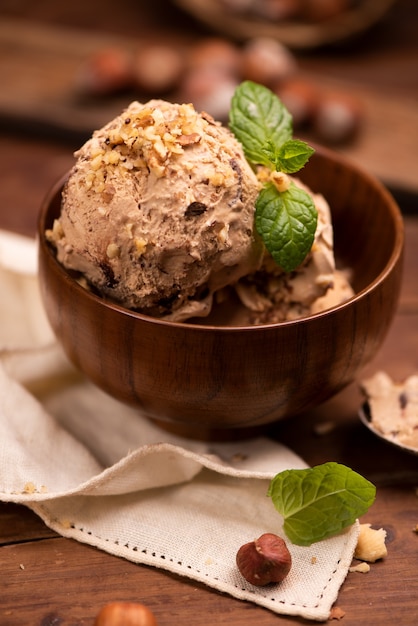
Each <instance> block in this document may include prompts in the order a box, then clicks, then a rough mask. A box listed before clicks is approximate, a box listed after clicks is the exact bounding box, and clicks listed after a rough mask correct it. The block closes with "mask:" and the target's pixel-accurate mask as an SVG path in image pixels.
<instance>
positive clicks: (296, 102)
mask: <svg viewBox="0 0 418 626" xmlns="http://www.w3.org/2000/svg"><path fill="white" fill-rule="evenodd" d="M273 91H274V92H275V93H276V95H277V96H278V97H279V98H280V100H281V101H282V103H283V104H284V106H285V107H286V108H287V110H288V111H289V113H290V114H291V116H292V118H293V124H294V126H295V127H300V126H302V125H303V124H308V123H310V122H311V121H312V119H313V116H314V114H315V111H316V108H317V105H318V100H319V93H318V89H317V87H316V85H314V84H313V83H311V82H310V81H308V80H306V79H302V78H301V79H298V78H294V79H290V80H287V81H285V82H284V83H281V84H279V86H278V87H277V88H276V89H274V90H273Z"/></svg>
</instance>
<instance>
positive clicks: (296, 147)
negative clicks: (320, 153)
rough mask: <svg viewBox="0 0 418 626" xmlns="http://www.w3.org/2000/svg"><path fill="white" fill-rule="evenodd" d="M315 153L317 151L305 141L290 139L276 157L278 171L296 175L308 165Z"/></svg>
mask: <svg viewBox="0 0 418 626" xmlns="http://www.w3.org/2000/svg"><path fill="white" fill-rule="evenodd" d="M314 152H315V150H314V149H313V148H311V147H310V146H309V145H308V144H307V143H305V142H304V141H300V140H299V139H290V140H289V141H286V143H284V144H283V145H282V146H281V147H280V149H279V150H278V151H277V153H276V155H275V160H274V163H275V165H276V170H277V171H278V172H286V173H287V174H294V173H295V172H298V171H299V170H301V169H302V167H303V166H304V165H306V163H307V162H308V161H309V159H310V157H311V156H312V154H313V153H314Z"/></svg>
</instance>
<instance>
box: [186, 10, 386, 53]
mask: <svg viewBox="0 0 418 626" xmlns="http://www.w3.org/2000/svg"><path fill="white" fill-rule="evenodd" d="M395 2H396V0H363V2H361V3H359V5H358V6H355V7H353V8H351V9H347V11H344V12H342V13H341V14H340V15H337V16H335V17H333V18H329V19H327V20H324V21H323V22H319V23H308V22H303V21H301V20H297V19H289V20H286V21H284V20H283V21H281V22H279V21H272V20H267V19H264V20H263V19H261V18H260V19H257V18H256V17H254V16H252V15H250V16H248V15H245V14H244V13H242V14H238V13H233V12H228V11H226V10H225V7H224V6H223V5H222V3H221V2H219V0H174V3H175V4H177V5H178V6H179V7H180V8H181V9H183V10H184V11H186V12H187V13H189V14H190V15H192V16H193V17H194V18H196V19H197V20H199V21H200V22H201V23H203V24H205V25H206V26H209V27H210V28H211V29H212V30H214V31H215V32H217V33H220V34H223V35H224V36H227V37H231V38H232V39H235V40H238V41H245V40H247V39H251V38H252V37H273V38H274V39H278V40H279V41H280V42H281V43H282V44H284V45H285V46H288V47H289V48H292V49H295V50H297V49H299V50H303V49H313V48H318V47H321V46H327V45H332V44H336V43H340V42H343V41H345V40H349V39H351V38H353V37H356V36H358V35H360V34H362V33H363V32H365V31H367V30H368V29H369V28H371V27H372V26H373V25H374V24H376V23H377V22H378V21H379V20H381V19H382V18H383V16H384V15H385V14H386V13H387V12H388V11H389V9H390V8H391V7H392V5H394V4H395Z"/></svg>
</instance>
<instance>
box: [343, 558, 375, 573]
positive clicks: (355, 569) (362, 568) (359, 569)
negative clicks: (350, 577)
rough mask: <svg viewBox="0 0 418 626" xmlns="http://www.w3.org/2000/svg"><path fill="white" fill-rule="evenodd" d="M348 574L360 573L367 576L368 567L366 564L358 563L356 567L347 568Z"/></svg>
mask: <svg viewBox="0 0 418 626" xmlns="http://www.w3.org/2000/svg"><path fill="white" fill-rule="evenodd" d="M348 571H349V572H360V574H367V573H368V572H370V565H369V564H368V563H365V562H364V561H363V563H359V564H358V565H353V566H352V567H350V568H349V570H348Z"/></svg>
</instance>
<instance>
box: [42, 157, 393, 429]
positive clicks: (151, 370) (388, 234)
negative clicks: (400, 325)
mask: <svg viewBox="0 0 418 626" xmlns="http://www.w3.org/2000/svg"><path fill="white" fill-rule="evenodd" d="M301 177H302V178H303V180H304V181H305V182H306V183H307V184H308V185H309V186H310V187H311V189H312V190H313V191H315V192H321V193H323V194H324V196H325V197H326V198H327V200H328V202H329V203H330V206H331V208H332V216H333V223H334V236H335V248H336V255H337V257H338V260H339V262H340V264H342V265H343V266H348V267H350V268H352V271H353V280H352V283H353V286H354V288H355V291H356V295H355V296H354V297H353V298H352V299H350V300H349V301H348V302H346V303H344V304H342V305H340V306H337V307H335V308H332V309H329V310H328V311H326V312H323V313H320V314H316V315H313V316H310V317H307V318H304V319H300V320H297V321H292V322H286V323H281V324H273V325H265V326H257V327H254V326H248V327H247V326H246V327H243V326H240V327H232V326H231V327H228V326H214V325H213V326H205V325H196V324H191V323H172V322H166V321H161V320H158V319H154V318H151V317H147V316H144V315H140V314H137V313H135V312H132V311H129V310H127V309H124V308H123V307H121V306H118V305H117V304H114V303H112V302H109V301H106V300H104V299H102V298H101V297H99V296H97V295H95V294H93V293H90V292H89V291H87V290H85V289H84V288H83V287H81V286H80V285H79V284H78V283H77V282H76V280H75V279H74V277H73V276H71V275H70V274H69V273H68V272H67V271H66V270H65V269H64V268H63V267H62V266H61V265H60V264H59V263H58V262H57V260H56V258H55V253H54V250H53V249H52V248H51V246H50V245H49V244H48V242H47V241H46V238H45V234H44V233H45V230H46V229H47V228H50V227H51V225H52V222H53V220H54V218H55V217H57V216H58V215H59V211H60V199H61V190H62V185H63V181H60V182H59V183H58V184H57V185H56V186H55V187H54V189H52V191H51V192H50V194H49V195H48V197H47V198H46V199H45V201H44V203H43V206H42V209H41V213H40V219H39V243H40V245H39V279H40V286H41V293H42V297H43V301H44V304H45V309H46V312H47V315H48V318H49V320H50V323H51V325H52V328H53V330H54V331H55V333H56V335H57V337H58V339H59V341H60V342H61V343H62V346H63V347H64V350H65V352H66V353H67V355H68V356H69V358H70V359H71V360H72V361H73V363H74V364H75V365H76V366H77V367H78V368H79V369H80V370H81V371H82V372H84V374H85V375H86V376H87V377H88V378H89V379H91V380H92V381H93V382H94V383H96V384H97V385H98V386H99V387H101V388H102V389H104V390H105V391H106V392H108V393H109V394H110V395H112V396H114V397H116V398H118V399H120V400H122V401H124V402H127V403H129V404H132V405H134V406H137V407H139V408H140V409H141V411H143V412H144V413H145V414H146V415H148V416H150V417H151V418H154V419H158V420H163V421H168V422H169V423H170V422H171V423H172V424H174V425H178V426H179V427H186V428H187V429H191V431H192V430H193V429H196V431H203V432H206V431H208V432H209V431H210V430H211V429H238V428H246V427H255V426H260V425H264V424H267V423H270V422H273V421H275V420H278V419H280V418H283V417H288V416H291V415H294V414H297V413H299V412H301V411H306V410H307V409H309V408H312V407H315V406H316V405H318V404H320V403H322V402H323V401H325V400H327V399H328V398H330V397H331V396H332V395H334V394H335V393H337V392H338V391H339V390H341V389H342V388H343V387H344V386H345V385H347V384H348V383H350V382H351V381H353V379H354V378H355V377H356V374H357V373H358V372H359V370H360V368H362V366H364V365H365V364H366V363H367V362H368V361H370V359H371V358H372V357H373V356H374V355H375V353H376V351H377V350H378V348H379V346H380V345H381V343H382V341H383V339H384V337H385V335H386V332H387V330H388V328H389V326H390V324H391V321H392V318H393V316H394V313H395V310H396V306H397V302H398V296H399V291H400V286H401V275H402V256H403V241H404V235H403V221H402V217H401V214H400V211H399V209H398V207H397V205H396V203H395V202H394V200H393V198H392V197H391V195H390V194H389V193H388V192H387V191H386V190H385V188H384V187H383V186H382V185H381V184H380V183H379V182H378V181H377V180H375V179H374V178H373V177H372V176H370V175H368V174H367V173H365V172H364V171H361V170H360V169H358V168H357V167H356V166H354V165H353V164H351V163H349V162H347V161H346V160H345V159H344V158H342V157H341V156H338V155H336V154H334V153H331V152H329V151H326V150H323V149H318V150H317V152H316V153H315V155H314V156H313V157H312V159H311V160H310V162H309V164H308V165H307V166H306V167H305V168H304V170H303V172H302V176H301Z"/></svg>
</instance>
